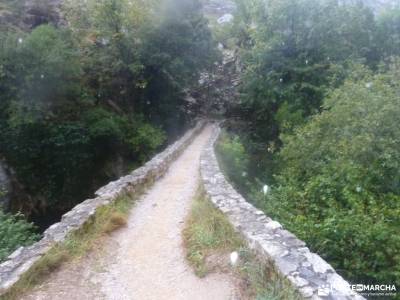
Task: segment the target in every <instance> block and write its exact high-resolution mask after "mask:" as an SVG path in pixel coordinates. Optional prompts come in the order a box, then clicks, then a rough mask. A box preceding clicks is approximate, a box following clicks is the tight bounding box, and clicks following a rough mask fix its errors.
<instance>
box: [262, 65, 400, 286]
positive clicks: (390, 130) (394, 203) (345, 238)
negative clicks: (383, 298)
mask: <svg viewBox="0 0 400 300" xmlns="http://www.w3.org/2000/svg"><path fill="white" fill-rule="evenodd" d="M361 71H362V70H361ZM354 75H355V76H353V78H349V79H348V80H347V81H346V82H345V84H344V85H343V86H342V87H340V88H338V89H337V90H334V91H333V92H332V93H331V94H330V96H329V97H328V98H327V100H326V101H325V104H324V109H325V110H324V111H323V112H322V113H321V114H319V115H317V116H315V117H313V118H312V120H311V121H310V122H309V123H308V124H306V125H305V126H303V127H301V128H298V129H297V130H296V131H295V134H293V135H286V136H284V137H283V142H284V146H283V149H282V151H281V153H280V154H279V155H280V158H281V160H282V166H281V167H282V169H281V172H280V174H279V176H277V182H278V184H277V186H276V187H275V188H274V190H273V192H272V194H271V195H270V196H269V197H268V198H267V200H266V201H264V209H265V210H266V211H267V212H268V214H270V215H271V216H273V217H275V218H277V219H279V220H280V221H281V222H282V223H283V224H285V225H286V226H287V227H288V228H289V229H290V230H291V231H293V232H294V233H296V234H297V235H298V236H299V237H300V238H302V239H304V240H305V241H307V242H308V244H309V245H310V247H311V248H312V249H313V250H314V251H316V252H318V253H319V254H320V255H321V256H323V257H324V258H326V259H327V260H328V261H329V262H331V263H332V264H333V266H334V267H335V268H336V269H337V270H338V271H339V272H341V273H343V274H344V275H345V277H347V278H348V279H350V280H353V281H356V282H365V283H366V282H375V283H396V284H397V285H399V284H400V281H399V278H400V276H399V275H400V236H399V235H398V232H399V230H400V185H399V179H400V165H399V164H400V124H399V122H398V116H399V114H400V102H399V95H400V85H399V82H400V81H399V79H400V77H399V73H398V71H391V72H389V73H388V74H386V75H376V76H371V75H370V74H369V73H368V72H366V71H364V72H361V73H360V72H357V73H355V74H354Z"/></svg>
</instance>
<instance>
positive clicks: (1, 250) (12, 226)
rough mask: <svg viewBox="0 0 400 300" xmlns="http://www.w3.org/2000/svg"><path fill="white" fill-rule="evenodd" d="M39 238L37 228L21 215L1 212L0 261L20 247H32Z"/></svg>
mask: <svg viewBox="0 0 400 300" xmlns="http://www.w3.org/2000/svg"><path fill="white" fill-rule="evenodd" d="M38 238H39V235H38V234H36V233H35V226H34V225H33V224H31V223H28V222H26V221H25V220H24V218H23V217H22V216H21V215H18V214H17V215H10V214H5V213H4V212H3V211H1V210H0V261H2V260H3V259H5V258H6V257H7V256H8V255H10V254H11V252H13V251H14V250H15V249H17V248H18V247H20V246H27V245H30V244H32V243H33V242H35V241H36V240H37V239H38Z"/></svg>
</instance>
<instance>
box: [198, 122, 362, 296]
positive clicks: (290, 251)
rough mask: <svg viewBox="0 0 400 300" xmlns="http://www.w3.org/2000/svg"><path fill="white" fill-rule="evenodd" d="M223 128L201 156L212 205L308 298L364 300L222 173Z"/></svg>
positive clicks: (325, 263) (254, 248)
mask: <svg viewBox="0 0 400 300" xmlns="http://www.w3.org/2000/svg"><path fill="white" fill-rule="evenodd" d="M219 133H220V127H219V126H215V129H214V132H213V135H212V138H211V140H210V142H209V144H208V145H207V148H206V149H205V150H204V152H203V154H202V156H201V167H200V171H201V178H202V181H203V185H204V190H205V192H206V194H207V196H208V198H209V199H210V200H211V202H212V203H213V204H214V205H215V206H216V207H217V208H218V209H219V210H220V211H222V212H223V213H224V214H225V215H226V216H227V218H228V219H229V221H230V222H231V224H232V225H233V226H234V228H235V230H236V231H238V232H239V233H240V234H241V235H242V236H243V238H244V239H245V241H246V242H247V243H248V245H249V247H250V248H251V249H252V250H254V251H255V252H256V253H257V255H258V256H259V257H260V258H262V259H263V260H265V261H267V262H269V263H271V264H272V265H273V266H274V268H275V270H276V271H277V272H278V273H279V274H280V275H282V276H283V277H285V278H287V279H288V280H289V281H290V282H291V284H292V285H293V286H294V287H295V288H296V290H298V291H299V293H300V294H301V295H302V296H303V297H304V298H306V299H340V300H342V299H357V300H358V299H364V298H363V297H361V296H360V295H358V294H356V293H355V292H353V291H352V290H351V288H350V285H349V283H348V282H347V281H345V280H344V279H343V278H342V277H341V276H340V275H338V274H337V273H336V272H335V270H334V269H333V268H332V267H331V266H330V265H329V264H328V263H327V262H326V261H325V260H323V259H322V258H321V257H320V256H318V255H317V254H315V253H312V252H310V250H309V249H308V248H307V247H306V244H305V243H304V242H303V241H301V240H299V239H298V238H297V237H296V236H295V235H294V234H292V233H290V232H289V231H287V230H285V229H283V227H282V225H281V224H280V223H278V222H276V221H274V220H271V219H270V218H269V217H268V216H266V215H265V214H264V212H262V211H261V210H258V209H257V208H255V207H254V206H253V205H251V204H250V203H248V202H247V201H246V200H245V199H244V198H243V197H242V196H241V195H240V194H239V193H238V192H236V190H235V189H234V188H233V187H232V185H231V184H230V183H229V182H228V181H227V180H226V179H225V177H224V175H223V174H222V172H221V170H220V168H219V165H218V161H217V158H216V155H215V150H214V144H215V142H216V141H217V139H218V136H219Z"/></svg>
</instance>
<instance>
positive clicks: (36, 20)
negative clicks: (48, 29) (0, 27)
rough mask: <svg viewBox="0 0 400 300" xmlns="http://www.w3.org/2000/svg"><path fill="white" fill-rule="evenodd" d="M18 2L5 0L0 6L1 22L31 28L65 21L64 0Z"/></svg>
mask: <svg viewBox="0 0 400 300" xmlns="http://www.w3.org/2000/svg"><path fill="white" fill-rule="evenodd" d="M17 2H18V3H17V4H13V3H9V4H8V2H5V4H1V6H0V24H11V25H13V26H15V27H18V28H20V29H22V30H31V29H33V28H35V27H37V26H39V25H42V24H49V23H51V24H54V25H56V26H59V25H61V24H62V23H63V19H62V16H61V5H62V3H63V0H19V1H17Z"/></svg>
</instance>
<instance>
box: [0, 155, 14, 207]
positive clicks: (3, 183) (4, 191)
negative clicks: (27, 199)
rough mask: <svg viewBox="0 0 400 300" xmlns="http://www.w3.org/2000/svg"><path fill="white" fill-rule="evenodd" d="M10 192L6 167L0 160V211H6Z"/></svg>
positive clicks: (9, 180)
mask: <svg viewBox="0 0 400 300" xmlns="http://www.w3.org/2000/svg"><path fill="white" fill-rule="evenodd" d="M11 192H12V183H11V178H10V175H9V172H8V166H7V164H6V163H5V162H4V161H2V160H0V209H4V210H8V207H9V205H10V197H9V195H10V193H11Z"/></svg>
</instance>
